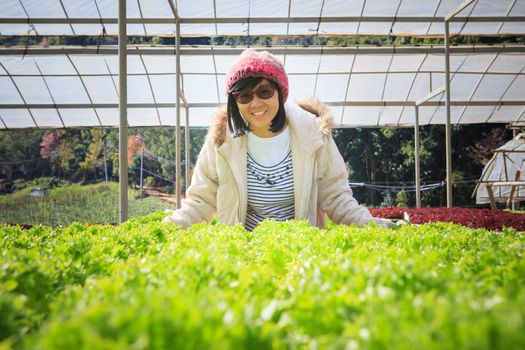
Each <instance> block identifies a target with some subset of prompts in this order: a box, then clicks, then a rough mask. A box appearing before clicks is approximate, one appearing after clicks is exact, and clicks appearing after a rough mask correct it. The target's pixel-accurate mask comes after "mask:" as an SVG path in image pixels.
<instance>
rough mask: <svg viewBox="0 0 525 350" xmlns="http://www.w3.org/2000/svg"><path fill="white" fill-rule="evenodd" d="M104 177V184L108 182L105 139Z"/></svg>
mask: <svg viewBox="0 0 525 350" xmlns="http://www.w3.org/2000/svg"><path fill="white" fill-rule="evenodd" d="M103 145H104V176H105V178H106V182H108V155H107V149H106V139H105V138H104V143H103Z"/></svg>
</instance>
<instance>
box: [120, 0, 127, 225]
mask: <svg viewBox="0 0 525 350" xmlns="http://www.w3.org/2000/svg"><path fill="white" fill-rule="evenodd" d="M118 5H119V6H118V60H119V198H120V218H119V222H120V223H123V222H124V221H126V220H127V219H128V106H127V100H128V90H127V78H128V77H127V70H128V66H127V55H126V52H127V46H126V45H127V41H128V40H127V34H126V0H119V2H118Z"/></svg>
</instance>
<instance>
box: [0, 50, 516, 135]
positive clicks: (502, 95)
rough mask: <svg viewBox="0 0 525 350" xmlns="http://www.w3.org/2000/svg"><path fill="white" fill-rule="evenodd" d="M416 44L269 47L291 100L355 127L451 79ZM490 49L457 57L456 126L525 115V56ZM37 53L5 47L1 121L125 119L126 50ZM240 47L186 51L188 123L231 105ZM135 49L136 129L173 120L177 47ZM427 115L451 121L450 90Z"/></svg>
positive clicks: (400, 119)
mask: <svg viewBox="0 0 525 350" xmlns="http://www.w3.org/2000/svg"><path fill="white" fill-rule="evenodd" d="M416 49H417V51H415V52H411V53H399V49H397V52H396V53H395V54H394V53H393V49H389V48H382V49H381V50H378V49H375V48H374V49H367V48H362V49H361V48H360V49H356V48H338V49H326V48H324V49H323V50H317V51H315V50H310V48H305V49H300V48H299V49H298V48H271V49H269V50H270V51H273V52H274V53H275V54H276V55H277V56H278V57H279V58H280V59H281V60H282V61H284V63H285V66H286V69H287V72H288V74H289V80H290V97H289V98H290V100H292V101H293V100H297V99H304V98H311V97H315V98H318V99H320V100H322V101H325V102H327V103H329V104H330V105H331V109H332V112H333V115H334V117H335V120H336V124H337V126H339V127H347V126H381V125H397V126H403V125H411V124H413V122H414V121H413V119H414V107H413V106H414V102H415V101H417V100H419V99H421V98H423V97H425V96H426V95H428V94H429V93H430V92H432V91H434V90H436V89H437V88H439V87H440V86H442V85H443V84H444V80H445V74H444V69H443V65H444V64H443V62H444V57H443V54H442V53H439V50H434V48H423V47H419V48H416ZM461 49H462V48H461V47H455V48H453V50H452V51H453V52H454V50H455V51H456V52H461V51H462V50H461ZM487 49H490V50H489V51H493V52H489V53H453V54H452V55H451V96H452V99H451V100H452V102H451V105H452V106H451V121H452V123H479V122H492V123H501V122H503V123H505V122H515V121H525V95H524V94H523V91H525V55H523V53H521V52H512V50H508V51H511V52H496V48H494V47H489V48H487ZM502 49H503V48H502ZM506 49H512V48H511V47H506ZM517 49H519V50H517V51H520V50H521V49H520V48H519V47H518V48H517ZM39 50H40V49H29V50H27V52H26V55H25V56H24V55H23V52H24V51H25V50H24V49H19V50H18V51H17V50H13V49H11V50H9V51H8V49H4V51H8V52H7V53H17V52H18V54H5V53H6V52H4V53H3V54H2V52H1V51H2V50H0V101H1V102H0V127H1V128H8V129H14V128H33V127H39V128H57V127H58V128H62V127H84V126H85V127H89V126H98V127H108V126H115V125H118V56H117V55H116V54H115V53H113V54H106V52H114V51H115V49H109V48H102V49H99V51H100V52H99V54H85V52H86V50H87V49H86V48H64V49H63V50H62V51H63V53H61V54H56V53H53V54H45V55H42V54H39ZM92 50H93V51H96V50H97V49H96V48H93V49H92ZM111 50H112V51H111ZM479 50H480V51H483V50H481V48H479ZM60 51H61V50H59V49H57V50H56V52H60ZM240 51H241V50H240V49H220V50H217V49H213V48H202V49H195V48H192V49H189V48H186V49H185V48H183V49H181V77H182V78H181V80H182V89H183V91H184V95H185V99H186V105H187V106H188V107H189V115H190V125H192V126H208V125H209V122H210V119H211V118H212V117H213V115H214V113H215V112H216V110H217V107H218V106H219V105H221V104H224V103H225V102H226V96H225V91H224V84H225V82H224V79H225V75H226V72H227V70H228V68H229V66H230V64H231V63H232V62H233V60H234V59H235V57H236V56H237V55H238V53H239V52H240ZM369 51H370V52H372V53H368V52H369ZM407 51H409V50H408V49H407ZM425 51H428V52H427V53H425ZM435 51H437V53H433V52H435ZM77 52H78V53H77ZM401 52H403V51H401ZM417 52H419V53H417ZM48 53H49V52H48ZM128 54H129V56H128V123H129V126H132V127H133V126H159V125H175V96H176V81H175V79H176V69H175V59H174V55H173V48H166V47H163V48H154V49H152V48H140V47H130V48H129V49H128ZM65 87H67V88H65ZM419 115H420V124H444V123H445V118H446V113H445V107H444V96H443V94H440V95H438V96H436V97H435V98H433V99H431V100H430V101H429V102H427V103H426V104H424V105H422V106H421V107H420V113H419Z"/></svg>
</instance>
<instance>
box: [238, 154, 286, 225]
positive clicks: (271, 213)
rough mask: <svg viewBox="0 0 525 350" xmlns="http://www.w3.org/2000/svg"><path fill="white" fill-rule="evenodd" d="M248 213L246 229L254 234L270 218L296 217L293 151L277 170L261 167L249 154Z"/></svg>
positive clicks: (281, 219) (271, 167) (282, 219)
mask: <svg viewBox="0 0 525 350" xmlns="http://www.w3.org/2000/svg"><path fill="white" fill-rule="evenodd" d="M247 182H248V211H247V214H246V222H245V225H244V226H245V227H246V229H247V230H248V231H252V230H253V229H254V228H255V227H256V226H257V224H258V223H259V222H261V221H263V220H264V219H266V218H272V219H275V220H277V221H284V220H291V219H293V218H294V216H295V195H294V183H293V167H292V151H291V150H289V151H288V154H287V155H286V157H285V158H284V159H283V160H282V161H281V162H279V163H278V164H275V165H273V166H264V165H261V164H259V163H257V162H256V161H255V160H254V159H253V158H252V156H251V155H250V154H249V153H248V162H247Z"/></svg>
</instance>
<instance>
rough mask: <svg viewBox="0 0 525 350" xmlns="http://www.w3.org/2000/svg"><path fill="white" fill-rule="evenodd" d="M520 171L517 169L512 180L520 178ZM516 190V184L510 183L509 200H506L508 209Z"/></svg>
mask: <svg viewBox="0 0 525 350" xmlns="http://www.w3.org/2000/svg"><path fill="white" fill-rule="evenodd" d="M520 175H521V171H520V170H517V171H516V175H515V176H514V181H518V180H519V179H520ZM515 191H516V185H512V188H511V190H510V195H509V200H508V201H507V209H510V207H511V205H512V204H513V202H512V198H513V197H514V192H515Z"/></svg>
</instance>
